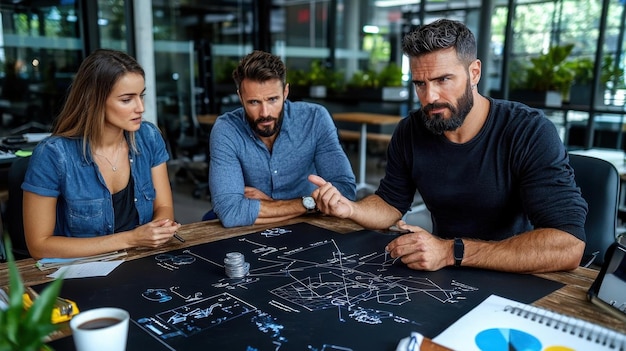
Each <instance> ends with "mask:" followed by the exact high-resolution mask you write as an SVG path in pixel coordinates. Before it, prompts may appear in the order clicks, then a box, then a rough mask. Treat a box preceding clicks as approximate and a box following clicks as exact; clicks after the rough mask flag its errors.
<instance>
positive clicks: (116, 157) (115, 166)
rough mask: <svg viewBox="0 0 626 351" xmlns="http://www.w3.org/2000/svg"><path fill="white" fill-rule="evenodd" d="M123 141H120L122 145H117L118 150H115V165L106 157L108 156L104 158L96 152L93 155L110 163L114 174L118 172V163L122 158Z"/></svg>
mask: <svg viewBox="0 0 626 351" xmlns="http://www.w3.org/2000/svg"><path fill="white" fill-rule="evenodd" d="M122 141H123V140H120V143H119V144H117V148H116V149H115V163H113V162H111V161H110V160H109V158H108V157H106V156H104V155H102V154H99V153H97V152H95V151H94V153H93V154H94V155H96V156H100V157H102V158H104V159H105V160H106V161H107V162H108V163H109V165H111V169H112V170H113V172H117V161H119V158H120V149H121V148H122Z"/></svg>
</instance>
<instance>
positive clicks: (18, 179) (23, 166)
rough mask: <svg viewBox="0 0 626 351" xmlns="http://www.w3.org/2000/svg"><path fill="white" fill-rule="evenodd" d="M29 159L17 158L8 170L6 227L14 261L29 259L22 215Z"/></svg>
mask: <svg viewBox="0 0 626 351" xmlns="http://www.w3.org/2000/svg"><path fill="white" fill-rule="evenodd" d="M29 161H30V157H18V158H17V160H15V161H14V162H13V164H12V165H11V168H10V169H9V180H8V186H9V201H8V206H7V216H6V219H7V220H6V227H7V232H8V233H9V238H10V239H11V244H12V246H13V255H14V256H15V259H22V258H28V257H30V253H29V252H28V247H27V246H26V238H25V237H24V221H23V215H22V202H23V192H22V182H23V181H24V176H26V170H27V169H28V162H29Z"/></svg>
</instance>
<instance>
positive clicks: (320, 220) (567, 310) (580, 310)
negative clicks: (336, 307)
mask: <svg viewBox="0 0 626 351" xmlns="http://www.w3.org/2000/svg"><path fill="white" fill-rule="evenodd" d="M302 221H304V219H303V218H294V219H291V220H288V221H285V222H282V223H274V224H268V225H255V226H248V227H239V228H224V227H222V225H221V224H220V223H219V222H217V221H207V222H198V223H191V224H186V225H183V226H182V227H181V229H180V230H179V234H180V235H181V236H182V237H183V238H185V239H186V241H185V243H180V242H179V241H177V240H171V241H170V242H168V243H167V244H166V245H165V246H163V247H161V248H159V249H155V250H150V249H131V250H128V256H127V257H126V259H127V260H134V259H138V258H141V257H146V256H150V255H154V254H157V253H162V252H167V251H170V250H176V249H180V248H184V247H190V246H194V245H198V244H203V243H207V242H212V241H217V240H221V239H227V238H231V237H236V236H240V235H244V234H249V233H253V232H257V231H261V230H264V229H267V228H273V227H276V226H284V225H289V224H294V223H299V222H302ZM306 222H308V223H310V224H313V225H317V226H320V227H323V228H327V229H329V230H332V231H335V232H339V233H348V232H352V231H355V230H360V229H362V228H361V227H359V226H357V225H356V224H354V223H353V222H352V221H349V220H343V219H338V218H334V217H310V218H306ZM17 265H18V268H19V270H20V273H21V275H22V278H23V280H24V283H25V285H26V286H31V285H37V284H42V283H46V282H49V281H50V278H47V277H46V274H49V273H50V271H46V272H42V271H40V270H39V269H38V268H36V267H35V261H34V260H33V259H31V258H29V259H23V260H20V261H18V262H17ZM597 273H598V272H597V271H596V270H592V269H588V268H582V267H579V268H577V269H576V270H574V271H571V272H558V273H545V274H538V276H540V277H543V278H546V279H551V280H555V281H558V282H561V283H564V284H566V285H565V286H564V287H562V288H560V289H559V290H557V291H555V292H553V293H551V294H549V295H547V296H545V297H544V298H542V299H540V300H538V301H536V302H535V303H533V305H536V306H539V307H543V308H546V309H550V310H553V311H556V312H559V313H563V314H566V315H570V316H573V317H576V318H580V319H583V320H587V321H590V322H592V323H596V324H599V325H603V326H606V327H609V328H612V329H616V330H618V331H620V332H624V333H626V324H624V323H623V322H621V321H619V320H618V319H617V318H615V317H613V316H610V315H608V314H607V313H605V312H604V311H603V310H601V309H600V308H599V307H597V306H595V305H593V304H591V303H590V302H588V301H587V300H586V292H587V289H588V288H589V286H590V285H591V283H592V282H593V280H594V279H595V277H596V275H597ZM486 274H488V272H486ZM7 285H8V270H7V264H6V263H2V264H0V286H1V287H3V288H4V289H6V288H7ZM66 324H67V323H66ZM68 334H69V328H68V327H67V325H64V326H62V328H61V330H60V331H59V332H57V333H56V334H55V335H53V336H52V338H59V337H62V336H66V335H68ZM421 350H447V349H446V348H444V347H442V346H440V345H436V344H434V343H432V342H431V341H430V340H425V342H424V343H423V344H422V347H421Z"/></svg>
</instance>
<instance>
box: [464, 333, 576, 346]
mask: <svg viewBox="0 0 626 351" xmlns="http://www.w3.org/2000/svg"><path fill="white" fill-rule="evenodd" d="M476 346H478V348H479V349H480V350H481V351H576V350H574V349H572V348H570V347H567V346H556V345H553V346H546V348H545V349H544V348H542V345H541V341H539V339H537V338H536V337H534V336H532V335H531V334H528V333H526V332H523V331H521V330H517V329H509V328H492V329H486V330H483V331H481V332H480V333H478V335H476Z"/></svg>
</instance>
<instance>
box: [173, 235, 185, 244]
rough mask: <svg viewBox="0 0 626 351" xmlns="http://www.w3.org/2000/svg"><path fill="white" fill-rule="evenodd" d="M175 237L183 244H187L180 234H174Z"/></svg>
mask: <svg viewBox="0 0 626 351" xmlns="http://www.w3.org/2000/svg"><path fill="white" fill-rule="evenodd" d="M174 237H175V238H176V239H177V240H178V241H180V242H181V243H184V242H185V239H183V238H182V237H181V236H180V235H178V233H174Z"/></svg>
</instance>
